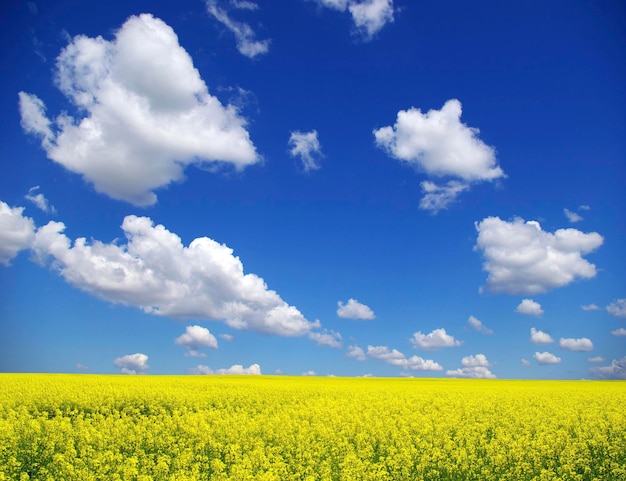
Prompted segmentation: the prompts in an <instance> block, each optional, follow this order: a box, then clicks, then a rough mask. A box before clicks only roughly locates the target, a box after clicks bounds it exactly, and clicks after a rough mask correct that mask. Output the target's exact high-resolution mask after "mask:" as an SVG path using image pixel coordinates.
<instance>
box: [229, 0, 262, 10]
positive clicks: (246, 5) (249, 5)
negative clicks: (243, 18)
mask: <svg viewBox="0 0 626 481" xmlns="http://www.w3.org/2000/svg"><path fill="white" fill-rule="evenodd" d="M230 4H231V5H232V6H233V8H238V9H239V10H258V9H259V6H258V5H257V4H256V3H254V2H248V1H246V0H230Z"/></svg>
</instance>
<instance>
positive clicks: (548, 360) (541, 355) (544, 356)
mask: <svg viewBox="0 0 626 481" xmlns="http://www.w3.org/2000/svg"><path fill="white" fill-rule="evenodd" d="M533 357H534V358H535V360H536V361H537V362H538V363H539V364H558V363H560V362H561V358H560V357H558V356H555V355H554V354H552V353H549V352H536V353H535V354H533Z"/></svg>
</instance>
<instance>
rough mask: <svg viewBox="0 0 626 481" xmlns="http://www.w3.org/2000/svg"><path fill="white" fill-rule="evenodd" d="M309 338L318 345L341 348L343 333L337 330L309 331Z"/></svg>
mask: <svg viewBox="0 0 626 481" xmlns="http://www.w3.org/2000/svg"><path fill="white" fill-rule="evenodd" d="M308 337H309V339H311V340H312V341H315V342H316V343H317V345H318V346H328V347H334V348H336V349H339V348H340V347H341V341H342V337H341V334H340V333H338V332H335V331H332V330H331V331H327V330H324V331H323V332H309V335H308Z"/></svg>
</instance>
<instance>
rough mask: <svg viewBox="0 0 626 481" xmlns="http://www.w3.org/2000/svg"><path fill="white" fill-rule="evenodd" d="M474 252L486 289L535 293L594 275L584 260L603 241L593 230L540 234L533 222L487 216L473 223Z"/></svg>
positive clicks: (539, 228)
mask: <svg viewBox="0 0 626 481" xmlns="http://www.w3.org/2000/svg"><path fill="white" fill-rule="evenodd" d="M476 230H477V231H478V238H477V241H476V247H475V249H476V250H479V251H481V252H482V254H483V256H484V259H485V261H484V263H483V269H484V270H485V271H487V272H488V277H487V287H488V288H489V289H490V290H491V291H493V292H506V293H509V294H537V293H540V292H545V291H548V290H550V289H554V288H556V287H562V286H565V285H567V284H569V283H571V282H573V281H574V280H576V279H578V278H585V279H589V278H592V277H594V276H595V275H596V266H595V265H594V264H591V263H590V262H589V261H587V260H586V259H584V258H583V255H584V254H588V253H589V252H592V251H594V250H595V249H597V248H598V247H600V246H601V245H602V243H603V241H604V239H603V238H602V236H601V235H600V234H598V233H597V232H591V233H584V232H581V231H579V230H576V229H571V228H570V229H558V230H557V231H556V232H554V233H551V232H546V231H544V230H542V228H541V226H540V225H539V223H538V222H535V221H528V222H524V220H523V219H519V218H518V219H514V220H513V221H511V222H507V221H504V220H502V219H500V218H499V217H487V218H486V219H483V220H482V221H481V222H477V223H476Z"/></svg>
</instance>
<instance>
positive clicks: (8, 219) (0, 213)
mask: <svg viewBox="0 0 626 481" xmlns="http://www.w3.org/2000/svg"><path fill="white" fill-rule="evenodd" d="M22 212H24V208H23V207H9V205H8V204H6V203H4V202H2V201H1V200H0V264H4V265H9V262H11V260H12V259H13V258H14V257H15V256H16V255H17V254H18V253H19V252H20V251H21V250H24V249H27V248H29V247H30V246H31V243H32V242H33V240H34V238H35V223H34V222H33V219H31V218H30V217H24V216H23V215H22Z"/></svg>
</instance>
